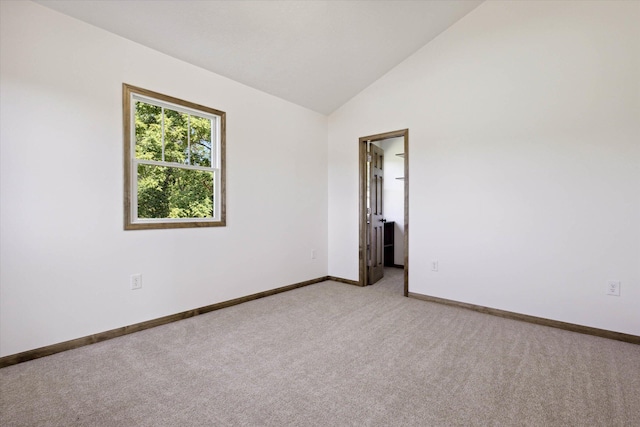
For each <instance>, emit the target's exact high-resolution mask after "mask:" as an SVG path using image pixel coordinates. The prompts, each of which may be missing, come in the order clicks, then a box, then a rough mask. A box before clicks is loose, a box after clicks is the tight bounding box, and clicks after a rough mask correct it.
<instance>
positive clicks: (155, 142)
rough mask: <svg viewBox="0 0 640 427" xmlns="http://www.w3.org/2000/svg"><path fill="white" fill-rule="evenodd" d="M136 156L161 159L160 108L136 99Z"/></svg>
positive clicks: (146, 158) (138, 157)
mask: <svg viewBox="0 0 640 427" xmlns="http://www.w3.org/2000/svg"><path fill="white" fill-rule="evenodd" d="M135 108H136V117H135V119H136V158H137V159H145V160H158V161H161V160H162V108H160V107H157V106H155V105H151V104H147V103H144V102H141V101H136V106H135Z"/></svg>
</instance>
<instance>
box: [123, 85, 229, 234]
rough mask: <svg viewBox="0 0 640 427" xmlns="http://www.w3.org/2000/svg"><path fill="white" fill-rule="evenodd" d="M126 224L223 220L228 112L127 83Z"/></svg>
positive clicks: (169, 224) (202, 224) (222, 222)
mask: <svg viewBox="0 0 640 427" xmlns="http://www.w3.org/2000/svg"><path fill="white" fill-rule="evenodd" d="M123 112H124V195H125V197H124V228H125V230H135V229H148V228H183V227H215V226H224V225H225V200H224V198H225V171H224V156H225V113H224V112H223V111H218V110H214V109H213V108H208V107H203V106H201V105H197V104H193V103H191V102H186V101H182V100H180V99H177V98H173V97H170V96H166V95H162V94H159V93H155V92H151V91H149V90H146V89H141V88H137V87H134V86H130V85H127V84H124V85H123Z"/></svg>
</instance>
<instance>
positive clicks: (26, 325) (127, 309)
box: [0, 1, 327, 356]
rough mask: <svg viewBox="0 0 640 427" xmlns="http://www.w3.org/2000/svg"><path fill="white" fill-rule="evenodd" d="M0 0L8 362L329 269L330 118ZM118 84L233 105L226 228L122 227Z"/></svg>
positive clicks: (0, 341) (0, 325)
mask: <svg viewBox="0 0 640 427" xmlns="http://www.w3.org/2000/svg"><path fill="white" fill-rule="evenodd" d="M1 8H2V9H1V13H0V15H1V19H2V21H1V37H0V41H1V46H0V52H1V55H2V56H1V58H0V64H1V69H0V75H1V82H0V90H1V104H0V110H1V118H0V123H1V133H0V140H1V146H0V148H1V156H0V157H1V180H0V182H1V187H0V188H1V197H2V199H1V210H0V217H1V221H0V226H1V228H0V234H1V246H0V253H1V256H0V267H1V268H0V269H1V276H0V278H1V280H0V356H5V355H9V354H15V353H18V352H21V351H25V350H30V349H34V348H37V347H41V346H45V345H50V344H53V343H58V342H62V341H65V340H70V339H74V338H78V337H82V336H86V335H90V334H93V333H97V332H102V331H106V330H109V329H113V328H117V327H121V326H124V325H129V324H133V323H137V322H141V321H145V320H149V319H153V318H157V317H160V316H164V315H168V314H173V313H177V312H181V311H184V310H189V309H192V308H196V307H201V306H204V305H208V304H213V303H216V302H220V301H225V300H229V299H232V298H236V297H241V296H245V295H249V294H252V293H256V292H260V291H264V290H268V289H273V288H276V287H279V286H284V285H289V284H292V283H296V282H300V281H304V280H308V279H313V278H317V277H321V276H324V275H326V274H327V256H326V254H327V170H326V164H327V147H326V139H327V118H326V117H324V116H322V115H320V114H317V113H314V112H311V111H309V110H306V109H304V108H301V107H298V106H295V105H293V104H291V103H288V102H286V101H283V100H280V99H278V98H275V97H273V96H270V95H267V94H264V93H261V92H259V91H256V90H254V89H251V88H248V87H246V86H243V85H240V84H238V83H235V82H233V81H231V80H229V79H226V78H223V77H220V76H217V75H215V74H212V73H209V72H207V71H204V70H202V69H200V68H197V67H194V66H191V65H189V64H186V63H184V62H181V61H178V60H175V59H172V58H170V57H168V56H166V55H163V54H160V53H158V52H156V51H153V50H150V49H147V48H145V47H142V46H140V45H138V44H135V43H133V42H130V41H127V40H125V39H122V38H120V37H117V36H115V35H113V34H110V33H107V32H105V31H102V30H100V29H97V28H95V27H92V26H89V25H86V24H84V23H81V22H79V21H76V20H74V19H71V18H68V17H66V16H64V15H60V14H58V13H56V12H53V11H51V10H49V9H46V8H44V7H42V6H39V5H37V4H34V3H31V2H4V1H3V2H1ZM123 82H127V83H130V84H133V85H136V86H140V87H143V88H147V89H150V90H154V91H157V92H160V93H164V94H167V95H171V96H175V97H178V98H182V99H185V100H188V101H191V102H195V103H200V104H203V105H207V106H210V107H213V108H217V109H221V110H223V111H226V112H227V222H228V226H227V227H224V228H207V229H186V230H185V229H175V230H140V231H123V207H122V204H123V202H122V197H123V195H122V192H123V190H122V187H123V183H122V180H123V171H122V144H123V142H122V100H121V91H122V89H121V86H122V83H123ZM312 249H316V250H317V254H318V256H317V259H316V260H313V261H312V260H311V256H310V254H311V250H312ZM132 273H142V275H143V289H141V290H138V291H131V290H129V275H130V274H132Z"/></svg>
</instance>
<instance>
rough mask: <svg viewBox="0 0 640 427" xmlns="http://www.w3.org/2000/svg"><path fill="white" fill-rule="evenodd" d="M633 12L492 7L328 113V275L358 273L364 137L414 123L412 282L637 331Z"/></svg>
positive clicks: (471, 299) (639, 83)
mask: <svg viewBox="0 0 640 427" xmlns="http://www.w3.org/2000/svg"><path fill="white" fill-rule="evenodd" d="M638 22H640V3H638V2H613V1H603V2H574V1H568V2H538V1H533V2H526V1H522V2H512V1H507V2H493V1H490V2H486V3H483V4H482V5H480V6H479V7H478V8H477V9H475V10H474V11H473V12H471V13H470V14H469V15H467V16H466V17H464V18H463V19H462V20H461V21H459V22H458V23H457V24H455V25H454V26H452V27H451V28H449V29H448V30H447V31H445V32H444V33H442V34H441V35H440V36H439V37H438V38H436V39H435V40H434V41H433V42H431V43H429V44H428V45H426V46H425V47H424V48H422V49H421V50H420V51H418V52H417V53H416V54H415V55H413V56H412V57H410V58H409V59H408V60H406V61H405V62H404V63H402V64H401V65H399V66H398V67H396V68H395V69H393V70H392V71H391V72H389V73H388V74H387V75H386V76H385V77H383V78H382V79H380V80H379V81H377V82H376V83H374V84H373V85H372V86H370V87H369V88H367V89H366V90H365V91H363V92H362V93H361V94H359V95H358V96H357V97H355V98H354V99H352V100H351V101H350V102H349V103H347V104H346V105H345V106H343V107H342V108H341V109H339V110H338V111H337V112H335V113H334V114H332V115H331V116H330V118H329V167H328V170H329V177H328V179H329V274H331V275H335V276H341V277H345V278H348V279H354V280H355V279H357V277H358V259H357V257H358V247H357V246H358V151H357V150H358V137H360V136H365V135H372V134H377V133H382V132H388V131H392V130H397V129H403V128H409V130H410V137H409V148H410V156H409V168H410V182H409V191H410V195H409V197H410V206H409V290H410V292H415V293H420V294H425V295H432V296H436V297H442V298H448V299H452V300H457V301H462V302H467V303H473V304H478V305H482V306H488V307H494V308H499V309H503V310H509V311H514V312H518V313H524V314H529V315H534V316H541V317H545V318H549V319H555V320H560V321H566V322H571V323H576V324H580V325H586V326H591V327H596V328H603V329H608V330H613V331H619V332H623V333H630V334H635V335H640V310H639V309H638V307H640V77H639V76H640V26H639V25H638ZM436 259H437V260H439V267H440V269H439V271H438V272H431V271H430V269H429V265H428V262H429V261H430V260H436ZM611 279H614V280H620V281H621V282H622V295H621V296H620V297H612V296H607V295H605V287H606V283H607V280H611Z"/></svg>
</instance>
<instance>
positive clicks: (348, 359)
mask: <svg viewBox="0 0 640 427" xmlns="http://www.w3.org/2000/svg"><path fill="white" fill-rule="evenodd" d="M401 274H402V271H401V270H388V271H387V278H386V279H385V280H384V281H383V282H381V283H379V284H376V285H374V286H371V287H368V288H364V289H363V288H358V287H355V286H350V285H345V284H340V283H334V282H325V283H320V284H317V285H312V286H308V287H305V288H301V289H297V290H294V291H291V292H287V293H284V294H279V295H275V296H272V297H269V298H264V299H261V300H257V301H253V302H249V303H246V304H242V305H239V306H235V307H231V308H227V309H223V310H219V311H216V312H212V313H209V314H206V315H202V316H198V317H194V318H191V319H187V320H183V321H180V322H176V323H172V324H169V325H165V326H161V327H158V328H154V329H149V330H146V331H143V332H138V333H135V334H132V335H128V336H125V337H121V338H117V339H114V340H110V341H106V342H103V343H99V344H95V345H91V346H88V347H83V348H80V349H77V350H73V351H69V352H65V353H60V354H57V355H54V356H49V357H45V358H42V359H38V360H33V361H30V362H26V363H23V364H20V365H15V366H10V367H7V368H4V369H0V390H1V395H0V396H1V397H0V425H2V426H127V427H130V426H285V425H290V426H362V425H370V426H392V425H394V426H395V425H407V426H454V425H460V426H468V425H477V426H487V425H496V426H501V425H505V426H523V425H529V426H640V346H636V345H633V344H628V343H623V342H618V341H612V340H607V339H603V338H596V337H592V336H588V335H580V334H576V333H572V332H566V331H562V330H558V329H553V328H548V327H544V326H538V325H533V324H528V323H523V322H518V321H514V320H508V319H503V318H499V317H493V316H489V315H484V314H480V313H476V312H472V311H467V310H464V309H459V308H454V307H449V306H443V305H438V304H434V303H428V302H424V301H419V300H415V299H409V298H404V297H402V296H401V294H402V282H401V277H402V276H401Z"/></svg>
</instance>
